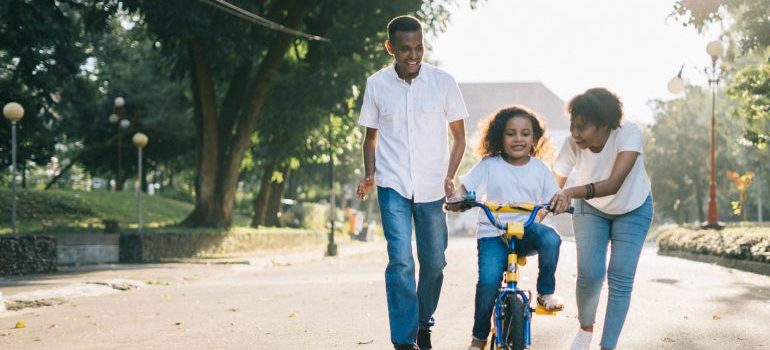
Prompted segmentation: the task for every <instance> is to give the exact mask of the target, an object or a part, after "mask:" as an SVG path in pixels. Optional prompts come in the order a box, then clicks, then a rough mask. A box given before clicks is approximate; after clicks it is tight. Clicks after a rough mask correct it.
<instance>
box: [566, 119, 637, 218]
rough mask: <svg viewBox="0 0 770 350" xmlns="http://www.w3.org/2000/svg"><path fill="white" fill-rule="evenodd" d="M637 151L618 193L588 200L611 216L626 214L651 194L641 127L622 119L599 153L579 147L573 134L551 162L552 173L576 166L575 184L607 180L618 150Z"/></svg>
mask: <svg viewBox="0 0 770 350" xmlns="http://www.w3.org/2000/svg"><path fill="white" fill-rule="evenodd" d="M626 151H631V152H637V153H639V156H638V157H637V158H636V162H635V163H634V166H633V168H631V172H630V173H628V176H627V177H626V180H625V181H623V184H622V185H621V186H620V190H618V193H616V194H614V195H610V196H604V197H597V198H592V199H589V200H588V201H587V202H588V204H590V205H591V206H593V207H594V208H596V209H599V210H601V211H602V212H604V213H607V214H611V215H619V214H625V213H628V212H630V211H632V210H634V209H636V208H638V207H639V206H640V205H642V204H643V203H644V201H645V200H646V199H647V196H649V195H650V191H651V188H650V178H649V177H647V171H646V170H645V169H644V153H643V152H642V129H640V128H639V126H637V125H636V124H634V123H630V122H625V123H623V125H621V126H620V127H618V128H616V129H614V130H612V131H610V136H609V138H608V139H607V143H606V144H605V145H604V148H602V150H601V152H599V153H594V152H592V151H591V150H590V149H587V148H586V149H580V148H579V147H578V146H577V144H576V143H575V139H574V138H572V137H569V138H567V140H566V141H565V142H564V146H562V149H561V152H559V156H558V157H556V161H555V162H554V164H553V170H554V172H555V173H556V174H557V175H559V176H561V177H565V178H566V177H567V176H568V175H569V174H570V172H571V170H572V169H573V168H574V169H575V173H576V174H575V175H576V176H577V179H576V180H577V183H578V184H580V185H585V184H589V183H592V182H599V181H603V180H607V179H608V178H609V177H610V173H611V172H612V167H613V166H614V165H615V159H617V157H618V153H620V152H626Z"/></svg>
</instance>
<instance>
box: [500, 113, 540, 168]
mask: <svg viewBox="0 0 770 350" xmlns="http://www.w3.org/2000/svg"><path fill="white" fill-rule="evenodd" d="M533 135H534V132H533V131H532V122H531V121H530V120H529V118H527V117H523V116H514V117H512V118H510V119H508V121H507V122H506V123H505V132H504V134H503V147H504V148H503V158H504V159H505V161H506V162H508V163H510V164H512V165H524V164H527V162H529V155H530V153H531V152H532V147H533V145H534V143H535V140H534V136H533Z"/></svg>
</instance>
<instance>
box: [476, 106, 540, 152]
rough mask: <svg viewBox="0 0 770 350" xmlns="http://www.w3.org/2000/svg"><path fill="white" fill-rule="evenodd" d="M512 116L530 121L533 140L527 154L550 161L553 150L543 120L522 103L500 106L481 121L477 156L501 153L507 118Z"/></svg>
mask: <svg viewBox="0 0 770 350" xmlns="http://www.w3.org/2000/svg"><path fill="white" fill-rule="evenodd" d="M514 117H521V118H527V119H529V121H530V123H532V138H533V139H534V142H533V145H532V150H530V152H529V154H530V155H532V156H535V157H537V158H539V159H540V160H543V161H545V162H546V163H550V161H551V160H552V158H553V150H552V147H551V142H550V140H549V136H548V134H547V133H546V125H545V122H544V121H543V120H542V119H541V118H540V117H538V116H537V114H535V112H534V111H532V110H531V109H529V108H527V107H525V106H522V105H514V106H510V107H505V108H502V109H500V110H499V111H497V112H496V113H495V114H494V115H491V116H489V117H488V118H487V119H486V120H485V121H484V122H482V123H484V125H483V129H482V134H481V135H482V138H481V142H480V143H479V147H478V149H477V151H476V152H477V153H478V155H479V157H481V158H487V157H492V156H497V155H500V154H502V153H503V135H504V134H505V125H506V124H508V120H509V119H511V118H514Z"/></svg>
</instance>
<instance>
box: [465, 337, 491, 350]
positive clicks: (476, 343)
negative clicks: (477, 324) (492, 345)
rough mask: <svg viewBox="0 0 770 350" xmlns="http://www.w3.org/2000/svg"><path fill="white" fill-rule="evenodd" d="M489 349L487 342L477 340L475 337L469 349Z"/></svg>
mask: <svg viewBox="0 0 770 350" xmlns="http://www.w3.org/2000/svg"><path fill="white" fill-rule="evenodd" d="M486 347H487V341H486V340H484V339H476V337H473V339H471V345H470V346H469V347H468V350H484V349H486Z"/></svg>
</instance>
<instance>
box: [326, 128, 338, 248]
mask: <svg viewBox="0 0 770 350" xmlns="http://www.w3.org/2000/svg"><path fill="white" fill-rule="evenodd" d="M333 146H334V126H333V125H332V123H331V116H329V220H330V221H331V228H330V229H329V244H328V245H327V246H326V255H328V256H337V244H336V243H334V219H335V217H336V215H335V212H334V211H335V207H336V205H335V203H334V147H333Z"/></svg>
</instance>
